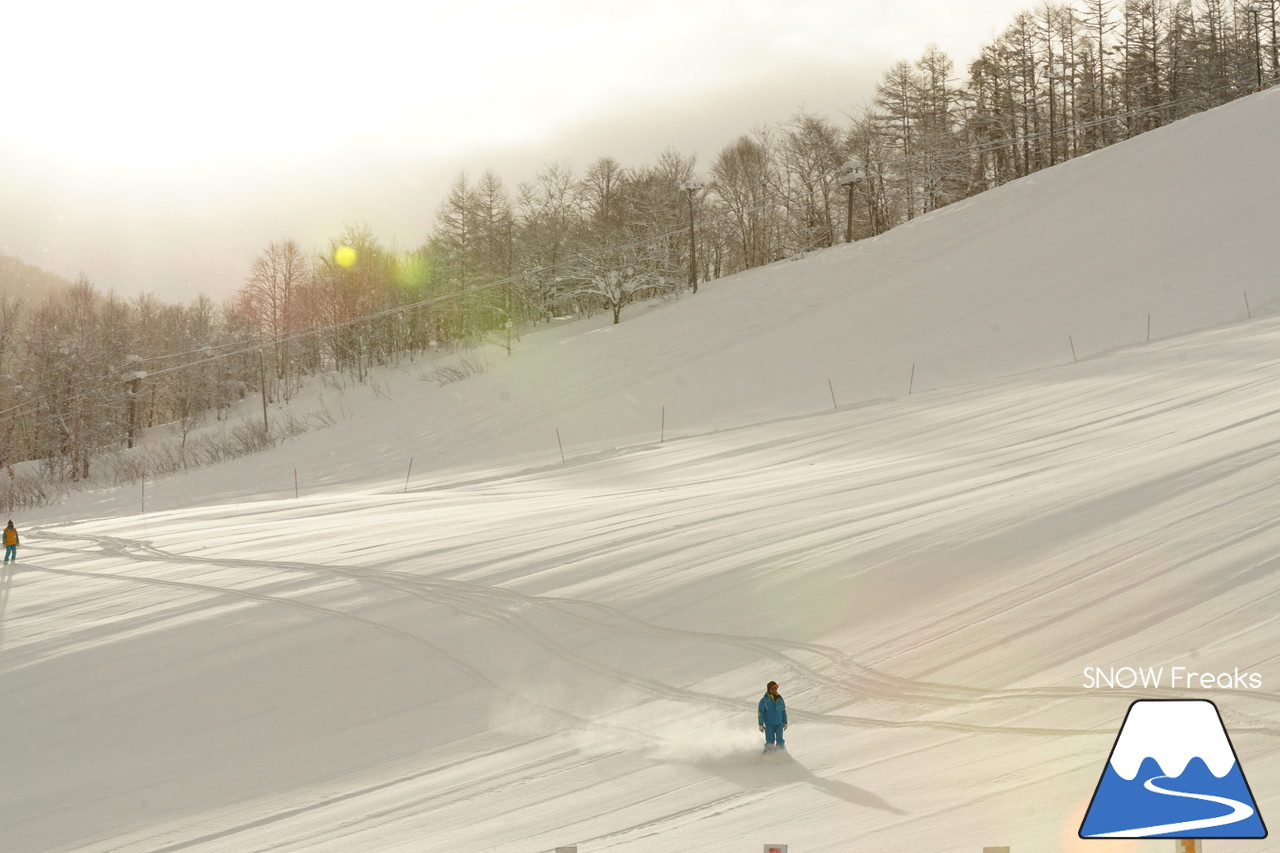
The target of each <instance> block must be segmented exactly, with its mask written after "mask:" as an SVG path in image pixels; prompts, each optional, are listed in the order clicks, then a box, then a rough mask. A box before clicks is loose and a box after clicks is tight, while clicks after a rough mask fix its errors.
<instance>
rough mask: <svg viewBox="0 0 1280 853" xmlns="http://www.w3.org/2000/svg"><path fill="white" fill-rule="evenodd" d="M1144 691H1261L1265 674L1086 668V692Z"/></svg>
mask: <svg viewBox="0 0 1280 853" xmlns="http://www.w3.org/2000/svg"><path fill="white" fill-rule="evenodd" d="M1135 687H1141V688H1143V689H1145V690H1156V689H1159V688H1161V687H1168V688H1170V689H1173V690H1261V689H1262V674H1261V673H1258V672H1242V671H1241V670H1240V667H1235V668H1234V669H1233V670H1232V671H1231V672H1198V671H1196V670H1193V669H1191V668H1190V667H1185V666H1171V667H1163V666H1161V667H1154V666H1107V667H1102V666H1086V667H1085V668H1084V688H1085V689H1086V690H1106V689H1120V690H1131V689H1133V688H1135Z"/></svg>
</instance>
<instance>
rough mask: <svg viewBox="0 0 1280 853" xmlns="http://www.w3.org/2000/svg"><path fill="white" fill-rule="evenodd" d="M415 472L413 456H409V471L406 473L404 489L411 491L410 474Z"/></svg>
mask: <svg viewBox="0 0 1280 853" xmlns="http://www.w3.org/2000/svg"><path fill="white" fill-rule="evenodd" d="M412 473H413V457H412V456H410V457H409V471H408V473H406V474H405V475H404V490H405V491H406V492H407V491H409V474H412Z"/></svg>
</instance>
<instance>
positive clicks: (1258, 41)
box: [1249, 0, 1267, 92]
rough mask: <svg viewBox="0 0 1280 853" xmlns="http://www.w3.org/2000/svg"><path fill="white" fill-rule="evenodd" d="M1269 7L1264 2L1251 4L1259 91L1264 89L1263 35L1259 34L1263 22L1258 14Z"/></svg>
mask: <svg viewBox="0 0 1280 853" xmlns="http://www.w3.org/2000/svg"><path fill="white" fill-rule="evenodd" d="M1266 9H1267V7H1266V6H1265V5H1263V4H1262V3H1259V2H1257V0H1255V2H1253V3H1250V4H1249V11H1250V12H1252V13H1253V58H1254V62H1255V64H1256V66H1257V69H1258V91H1259V92H1261V91H1262V36H1260V35H1259V34H1258V27H1259V26H1261V24H1260V23H1259V21H1258V16H1259V15H1261V14H1262V13H1263V12H1264V11H1265V10H1266Z"/></svg>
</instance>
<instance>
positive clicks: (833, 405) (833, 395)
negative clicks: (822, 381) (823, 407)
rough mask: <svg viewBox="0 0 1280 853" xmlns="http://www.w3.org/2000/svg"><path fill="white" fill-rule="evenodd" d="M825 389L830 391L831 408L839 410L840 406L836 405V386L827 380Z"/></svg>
mask: <svg viewBox="0 0 1280 853" xmlns="http://www.w3.org/2000/svg"><path fill="white" fill-rule="evenodd" d="M827 387H828V388H830V389H831V408H833V409H839V408H840V406H839V405H838V404H837V403H836V386H834V385H832V384H831V380H830V379H828V380H827Z"/></svg>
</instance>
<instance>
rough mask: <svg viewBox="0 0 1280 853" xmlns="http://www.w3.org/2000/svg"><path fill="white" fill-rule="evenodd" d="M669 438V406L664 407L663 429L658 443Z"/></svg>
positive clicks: (659, 434)
mask: <svg viewBox="0 0 1280 853" xmlns="http://www.w3.org/2000/svg"><path fill="white" fill-rule="evenodd" d="M666 440H667V407H666V406H663V407H662V431H661V432H660V433H658V444H662V443H663V442H665V441H666Z"/></svg>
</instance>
